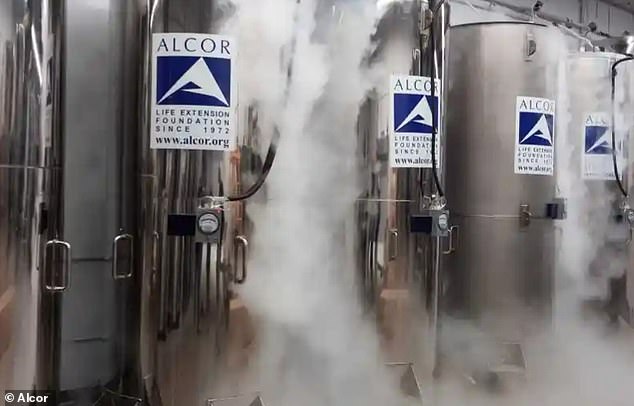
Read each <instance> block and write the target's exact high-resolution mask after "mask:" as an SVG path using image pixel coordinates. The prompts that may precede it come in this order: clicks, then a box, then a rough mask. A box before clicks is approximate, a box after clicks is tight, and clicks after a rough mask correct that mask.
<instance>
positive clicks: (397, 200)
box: [357, 199, 414, 203]
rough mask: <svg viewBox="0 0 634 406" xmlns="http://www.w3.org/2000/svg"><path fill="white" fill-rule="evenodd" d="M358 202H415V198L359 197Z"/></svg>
mask: <svg viewBox="0 0 634 406" xmlns="http://www.w3.org/2000/svg"><path fill="white" fill-rule="evenodd" d="M357 202H388V203H414V200H406V199H405V200H401V199H357Z"/></svg>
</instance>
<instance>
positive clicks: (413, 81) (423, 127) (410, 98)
mask: <svg viewBox="0 0 634 406" xmlns="http://www.w3.org/2000/svg"><path fill="white" fill-rule="evenodd" d="M432 83H434V81H432V79H431V78H427V77H421V76H392V78H391V83H390V99H391V104H392V106H391V107H392V108H391V113H392V114H391V116H392V123H391V126H390V129H391V138H390V163H391V166H392V167H396V168H431V167H432V160H431V138H432V137H431V135H432V128H433V117H434V115H436V128H437V130H436V135H437V137H436V145H435V149H436V163H437V165H438V166H440V149H439V145H440V142H439V138H440V131H439V130H438V129H439V128H440V116H439V112H440V103H439V100H440V91H441V89H440V81H439V80H436V81H435V86H436V87H435V89H434V97H433V98H432V97H431V90H432V89H431V86H432Z"/></svg>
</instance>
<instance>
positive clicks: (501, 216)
mask: <svg viewBox="0 0 634 406" xmlns="http://www.w3.org/2000/svg"><path fill="white" fill-rule="evenodd" d="M451 214H452V216H453V217H465V218H469V217H475V218H487V219H500V220H504V219H518V218H520V217H522V216H521V215H519V214H460V213H456V212H452V213H451ZM529 217H530V218H531V219H533V220H551V219H550V217H545V216H535V215H533V214H532V215H530V216H529Z"/></svg>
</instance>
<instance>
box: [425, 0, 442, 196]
mask: <svg viewBox="0 0 634 406" xmlns="http://www.w3.org/2000/svg"><path fill="white" fill-rule="evenodd" d="M443 3H444V0H443V1H440V2H439V3H438V5H437V6H436V7H435V8H434V11H433V13H432V16H431V18H432V21H431V23H430V27H429V49H430V51H431V52H430V53H431V58H432V60H431V74H430V76H431V100H432V101H433V100H434V98H435V95H436V40H435V37H434V20H435V19H436V13H437V12H438V11H439V10H440V7H441V6H442V4H443ZM421 59H422V58H421ZM440 107H441V106H440V99H439V100H438V102H437V103H436V111H432V118H431V169H432V173H433V175H434V183H435V184H436V190H437V191H438V195H439V196H440V197H443V196H444V195H445V192H444V190H443V188H442V185H441V184H440V178H439V177H438V168H437V165H436V132H437V127H438V123H437V122H436V120H437V115H438V113H440Z"/></svg>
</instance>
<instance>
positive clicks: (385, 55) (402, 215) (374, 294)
mask: <svg viewBox="0 0 634 406" xmlns="http://www.w3.org/2000/svg"><path fill="white" fill-rule="evenodd" d="M436 4H437V3H436V2H431V6H429V7H431V8H435V7H436ZM429 7H428V6H427V5H423V4H421V2H418V1H409V2H402V3H394V4H391V5H390V6H388V8H387V9H386V12H385V14H384V15H383V17H382V18H381V20H380V22H379V24H378V27H377V32H376V34H375V42H376V44H377V46H376V50H375V51H374V53H373V54H372V55H371V56H370V57H369V59H368V64H369V65H370V66H372V69H376V70H377V71H378V72H380V73H381V77H382V78H383V82H384V83H383V84H382V85H381V86H377V88H376V89H375V90H373V91H372V92H371V93H370V94H369V95H368V96H367V98H366V100H365V102H364V104H363V105H362V106H361V109H360V113H359V118H358V124H357V134H358V139H357V144H358V148H357V160H358V163H359V171H360V173H361V179H362V180H361V182H362V194H361V195H360V196H359V198H358V199H357V202H356V211H357V219H356V222H357V234H356V240H355V243H356V246H355V249H356V251H357V256H356V264H357V265H356V266H357V272H358V275H359V284H360V287H361V289H360V291H361V297H362V300H363V301H364V303H365V305H366V308H367V309H368V310H371V311H374V312H376V317H377V321H378V324H379V331H380V334H381V339H382V347H383V351H384V355H385V357H386V359H388V360H390V361H392V362H393V365H398V364H401V365H407V364H408V363H411V364H412V365H416V367H417V369H418V370H419V371H422V369H424V367H426V366H427V365H429V364H430V363H431V364H433V361H432V360H431V358H433V355H432V354H433V353H434V347H435V321H436V309H437V306H436V300H437V298H438V284H437V275H438V273H437V272H438V269H439V262H440V257H441V255H442V253H441V251H442V247H441V245H440V239H438V238H434V237H430V236H428V235H423V234H415V233H412V232H411V231H410V216H412V215H415V214H420V213H422V212H423V211H425V210H426V209H429V208H430V206H431V205H432V200H434V199H435V198H437V197H438V190H437V188H436V186H435V184H434V178H433V173H432V169H431V168H427V167H425V168H417V167H392V163H391V157H390V142H391V141H390V126H391V125H392V124H391V121H392V113H391V111H390V110H391V104H392V101H391V100H390V98H391V94H390V91H389V81H390V75H416V76H424V77H430V76H432V64H434V63H435V64H436V66H435V68H434V69H433V72H434V76H435V77H436V78H441V79H442V78H443V76H444V67H445V43H446V36H445V34H446V32H447V30H448V27H449V13H450V10H449V5H448V4H443V5H441V7H440V8H439V9H438V10H437V13H436V18H435V19H434V21H433V24H434V31H435V35H436V37H435V44H436V46H435V49H436V55H435V58H434V57H432V55H431V50H430V46H429V45H430V42H431V41H430V40H429V30H428V29H425V30H423V32H421V28H423V25H427V24H430V23H431V21H430V19H429V17H430V15H431V14H430V13H429V12H430V10H429ZM426 28H429V27H426ZM444 89H445V88H444V82H442V81H441V87H440V89H439V90H438V92H439V93H440V94H439V96H441V97H440V100H442V101H441V106H444V100H445V98H444V97H445V90H444ZM442 123H443V121H442V120H440V121H438V123H437V125H438V137H439V141H440V145H441V147H440V150H436V162H437V170H438V173H439V174H440V175H439V176H440V177H442V172H443V169H442V168H444V158H443V157H442V155H443V149H442V136H443V135H442V134H444V128H443V124H442ZM423 364H425V365H423Z"/></svg>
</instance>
